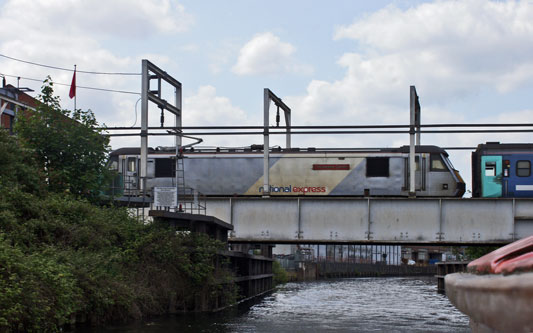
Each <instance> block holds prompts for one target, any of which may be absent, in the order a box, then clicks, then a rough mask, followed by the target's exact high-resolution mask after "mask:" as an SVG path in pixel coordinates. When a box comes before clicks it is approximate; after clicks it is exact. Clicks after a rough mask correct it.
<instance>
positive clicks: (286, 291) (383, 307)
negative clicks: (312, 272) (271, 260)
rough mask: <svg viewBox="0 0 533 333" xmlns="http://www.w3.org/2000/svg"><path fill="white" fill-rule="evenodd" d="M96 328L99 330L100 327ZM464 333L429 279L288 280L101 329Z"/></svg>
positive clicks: (461, 319) (464, 322) (464, 324)
mask: <svg viewBox="0 0 533 333" xmlns="http://www.w3.org/2000/svg"><path fill="white" fill-rule="evenodd" d="M100 331H101V330H100ZM331 331H336V332H342V331H353V332H469V331H470V330H469V328H468V317H466V316H464V315H463V314H461V313H460V312H459V311H457V310H456V309H455V308H454V307H453V305H451V304H450V302H449V301H448V299H447V298H446V296H443V295H439V294H437V288H436V280H435V279H434V278H419V277H418V278H356V279H339V280H328V281H316V282H309V283H288V284H286V285H284V286H282V287H280V288H279V289H278V290H277V291H276V292H274V293H272V294H271V295H270V296H267V297H265V298H263V299H262V300H261V301H259V302H258V303H256V304H254V305H253V306H252V307H250V308H248V307H246V308H242V307H241V308H235V309H232V310H230V311H225V312H222V313H219V314H216V315H213V314H210V315H187V316H171V317H166V318H160V319H158V320H156V321H153V322H150V323H146V324H142V325H131V326H127V327H115V328H109V329H107V330H105V332H331Z"/></svg>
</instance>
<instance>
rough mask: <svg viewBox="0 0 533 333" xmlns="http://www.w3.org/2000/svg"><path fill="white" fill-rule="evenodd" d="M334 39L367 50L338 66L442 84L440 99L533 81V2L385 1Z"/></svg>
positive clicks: (438, 94)
mask: <svg viewBox="0 0 533 333" xmlns="http://www.w3.org/2000/svg"><path fill="white" fill-rule="evenodd" d="M384 22H386V23H384ZM335 38H336V39H341V38H349V39H353V40H356V41H357V42H358V43H360V45H361V46H362V49H363V50H364V51H363V52H364V53H363V54H362V55H361V54H357V55H354V54H346V55H345V56H343V58H342V59H341V61H340V64H341V65H343V66H346V67H347V68H348V69H349V70H350V71H354V72H357V71H360V70H361V69H363V70H364V69H365V68H372V73H373V74H374V75H377V76H380V75H386V76H387V77H390V78H391V79H395V80H399V81H403V83H404V84H405V83H406V82H407V81H408V80H411V82H415V81H416V82H420V83H421V84H424V85H428V86H429V85H437V86H439V89H438V92H434V96H435V97H438V98H448V97H449V95H452V94H454V95H456V94H458V93H459V94H461V93H462V94H468V93H470V92H471V91H472V90H476V89H477V87H479V86H488V87H491V88H494V89H496V90H498V91H500V92H506V91H509V90H512V89H514V88H516V87H518V86H520V85H521V84H524V83H532V82H533V59H532V58H531V54H532V53H533V6H532V5H531V2H528V1H520V2H514V1H512V2H511V1H510V2H492V1H485V0H470V1H438V2H434V3H425V4H422V5H420V6H417V7H414V8H411V9H408V10H405V11H401V10H399V9H398V8H396V7H394V6H388V7H386V8H384V9H382V10H380V11H378V12H376V13H374V14H372V15H370V16H368V17H366V18H364V19H362V20H360V21H357V22H354V23H353V24H351V25H349V26H343V27H339V28H338V29H337V31H336V34H335ZM357 56H359V57H362V59H363V61H361V60H358V59H357ZM383 62H386V63H387V64H388V66H383ZM363 64H365V65H366V66H362V65H363ZM387 72H392V75H390V74H387ZM398 74H399V75H398ZM383 84H385V82H383Z"/></svg>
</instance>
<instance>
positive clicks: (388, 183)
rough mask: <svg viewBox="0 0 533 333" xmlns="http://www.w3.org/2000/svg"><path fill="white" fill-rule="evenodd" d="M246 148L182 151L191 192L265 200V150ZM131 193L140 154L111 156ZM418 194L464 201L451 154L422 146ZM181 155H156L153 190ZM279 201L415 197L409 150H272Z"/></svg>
mask: <svg viewBox="0 0 533 333" xmlns="http://www.w3.org/2000/svg"><path fill="white" fill-rule="evenodd" d="M253 148H254V147H253V146H252V147H248V148H241V149H222V148H217V149H188V150H186V151H184V152H183V154H182V158H183V165H184V170H185V172H184V176H185V177H184V178H185V185H186V186H187V187H191V188H194V189H196V190H198V191H199V192H201V193H203V194H205V195H208V196H261V195H263V152H262V149H253ZM110 160H111V166H112V168H113V169H115V170H116V171H117V172H118V174H119V175H120V182H121V183H123V194H124V195H136V194H138V193H139V184H140V179H139V172H138V170H139V167H140V164H139V163H140V150H139V148H121V149H118V150H115V151H113V152H112V153H111V156H110ZM415 160H416V172H415V183H416V190H417V196H427V197H461V196H462V195H463V193H464V190H465V184H464V181H463V179H462V178H461V176H460V175H459V172H458V171H457V170H455V169H454V167H453V165H452V164H451V162H450V161H449V159H448V154H447V153H446V151H445V150H444V149H442V148H439V147H436V146H417V147H416V157H415ZM175 161H176V158H175V150H174V149H172V148H170V149H166V148H159V149H149V155H148V159H147V189H151V188H153V187H158V186H175V184H176V181H177V179H176V164H175ZM269 161H270V169H269V179H270V181H269V183H270V189H269V190H270V195H272V196H390V197H398V196H408V187H409V173H408V162H409V147H408V146H404V147H400V148H383V149H367V150H364V149H360V150H358V149H315V148H307V149H298V148H292V149H276V148H274V149H272V151H271V153H270V159H269Z"/></svg>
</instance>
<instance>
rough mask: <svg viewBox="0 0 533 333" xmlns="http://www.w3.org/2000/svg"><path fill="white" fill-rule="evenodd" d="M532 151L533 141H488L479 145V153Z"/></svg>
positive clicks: (477, 150)
mask: <svg viewBox="0 0 533 333" xmlns="http://www.w3.org/2000/svg"><path fill="white" fill-rule="evenodd" d="M511 151H513V152H522V153H526V152H531V153H533V144H532V143H500V142H487V143H481V144H479V145H478V146H477V149H476V152H477V153H489V154H490V153H498V152H507V153H508V152H511Z"/></svg>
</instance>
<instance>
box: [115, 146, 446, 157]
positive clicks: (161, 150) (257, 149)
mask: <svg viewBox="0 0 533 333" xmlns="http://www.w3.org/2000/svg"><path fill="white" fill-rule="evenodd" d="M175 151H176V148H175V147H157V148H156V149H154V148H148V154H169V153H175ZM262 151H263V146H262V145H252V146H249V147H239V148H226V147H225V148H222V147H219V148H187V149H185V153H188V154H194V153H198V154H202V153H203V154H206V153H211V154H218V153H221V154H222V153H231V154H234V153H261V152H262ZM415 151H416V152H417V153H439V154H440V153H442V154H445V155H446V156H448V153H447V152H446V151H445V150H444V149H442V148H440V147H437V146H430V145H424V146H416V147H415ZM140 152H141V149H140V148H139V147H125V148H119V149H116V150H114V151H112V152H111V156H115V155H139V154H140ZM272 152H273V153H291V154H292V153H321V152H329V153H344V152H350V153H354V152H356V153H357V152H360V153H408V152H409V146H402V147H399V148H315V147H308V148H280V147H274V148H272Z"/></svg>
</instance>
